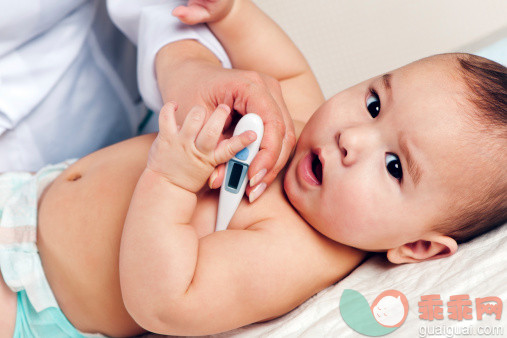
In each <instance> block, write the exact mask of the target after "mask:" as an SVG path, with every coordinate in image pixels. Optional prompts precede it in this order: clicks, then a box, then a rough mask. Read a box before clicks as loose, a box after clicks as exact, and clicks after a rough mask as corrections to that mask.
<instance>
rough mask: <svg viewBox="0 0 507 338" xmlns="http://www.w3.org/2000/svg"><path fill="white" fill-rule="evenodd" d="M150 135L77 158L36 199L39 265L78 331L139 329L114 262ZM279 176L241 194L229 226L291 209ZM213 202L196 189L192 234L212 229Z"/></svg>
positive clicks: (214, 198) (124, 332)
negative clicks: (251, 194) (257, 194)
mask: <svg viewBox="0 0 507 338" xmlns="http://www.w3.org/2000/svg"><path fill="white" fill-rule="evenodd" d="M154 137H155V135H145V136H141V137H137V138H134V139H131V140H128V141H124V142H121V143H118V144H116V145H113V146H111V147H108V148H105V149H102V150H99V151H97V152H95V153H93V154H91V155H89V156H87V157H84V158H82V159H81V160H79V161H77V162H76V163H75V164H73V165H72V166H70V167H69V168H68V169H67V170H65V171H64V172H63V173H62V174H61V175H60V176H58V178H57V179H56V180H55V181H54V182H53V183H52V184H51V185H50V186H49V188H48V189H47V190H46V192H45V193H44V195H43V196H42V198H41V201H40V206H39V228H38V234H37V240H38V247H39V252H40V255H41V260H42V265H43V267H44V270H45V272H46V276H47V278H48V281H49V284H50V286H51V288H52V289H53V292H54V293H55V296H56V299H57V301H58V304H59V305H60V307H61V308H62V311H63V312H64V314H65V315H66V316H67V318H68V319H69V320H70V322H71V323H72V324H74V326H76V328H78V329H79V330H81V331H84V332H96V331H97V330H99V332H101V333H103V334H106V335H111V336H121V335H135V334H138V333H140V332H142V331H143V330H142V329H141V328H140V327H139V326H138V325H137V324H136V323H135V322H134V321H133V320H132V318H131V317H130V316H129V314H128V313H127V311H126V309H125V307H124V304H123V300H122V297H121V290H120V281H119V272H118V263H119V251H120V242H121V236H122V231H123V224H124V221H125V216H126V214H127V210H128V207H129V204H130V200H131V197H132V194H133V192H134V188H135V185H136V183H137V181H138V179H139V176H140V175H141V173H142V171H143V170H144V168H145V166H146V162H147V157H148V151H149V149H150V146H151V144H152V142H153V139H154ZM281 177H282V175H279V177H278V179H277V180H276V181H275V182H274V183H273V184H272V185H271V186H270V187H269V188H268V189H267V190H266V192H265V193H264V194H263V198H261V199H259V200H258V201H257V202H255V203H254V204H249V203H248V202H247V201H246V198H244V199H243V201H242V202H241V204H240V206H239V208H238V210H237V212H236V214H235V215H234V217H233V218H232V220H231V222H230V224H229V229H245V228H247V227H248V226H250V225H253V224H255V223H256V222H257V221H258V220H260V219H266V217H271V218H275V217H278V216H277V215H280V214H283V215H287V214H289V213H295V211H294V210H293V209H292V208H291V206H290V204H289V203H288V202H287V201H286V200H285V198H284V197H283V190H282V181H281ZM217 206H218V189H217V190H214V191H210V190H209V189H203V191H202V192H201V193H200V194H199V196H198V201H197V205H196V210H195V212H194V217H193V218H192V226H194V228H196V232H197V234H198V236H199V237H203V236H206V235H208V234H210V233H212V232H213V231H214V225H215V220H216V212H217ZM281 211H283V212H281ZM146 278H150V276H146Z"/></svg>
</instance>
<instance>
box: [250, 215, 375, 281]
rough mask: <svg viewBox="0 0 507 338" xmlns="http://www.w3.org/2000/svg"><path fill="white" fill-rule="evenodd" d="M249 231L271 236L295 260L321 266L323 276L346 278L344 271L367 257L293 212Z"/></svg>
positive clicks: (259, 224) (255, 225) (257, 225)
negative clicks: (331, 237) (327, 235)
mask: <svg viewBox="0 0 507 338" xmlns="http://www.w3.org/2000/svg"><path fill="white" fill-rule="evenodd" d="M249 230H256V231H262V232H265V233H267V234H268V237H269V238H271V239H272V241H273V243H276V245H278V246H279V250H280V251H285V250H289V251H291V257H292V259H294V260H298V261H300V262H305V263H309V264H312V265H317V266H318V267H320V273H321V274H323V275H327V276H329V277H330V278H333V276H336V277H337V276H341V277H343V273H344V271H347V272H349V271H350V269H351V268H352V267H353V266H356V265H358V264H359V263H360V262H361V261H362V259H363V258H364V257H365V255H366V253H365V252H363V251H361V250H358V249H355V248H352V247H349V246H346V245H343V244H341V243H338V242H336V241H333V240H331V239H329V238H328V237H326V236H324V235H323V234H321V233H320V232H318V231H317V230H315V229H314V228H313V227H312V226H311V225H310V224H308V223H307V222H306V221H305V220H304V219H303V218H302V217H300V216H299V215H293V214H290V213H287V214H285V213H283V212H282V213H280V214H279V216H278V217H274V218H270V219H266V220H264V221H261V222H259V223H257V224H254V225H253V226H251V227H250V228H249ZM317 263H318V264H317ZM303 265H304V264H303ZM341 277H340V278H341Z"/></svg>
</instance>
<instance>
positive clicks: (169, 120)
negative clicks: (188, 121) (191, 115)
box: [158, 101, 178, 136]
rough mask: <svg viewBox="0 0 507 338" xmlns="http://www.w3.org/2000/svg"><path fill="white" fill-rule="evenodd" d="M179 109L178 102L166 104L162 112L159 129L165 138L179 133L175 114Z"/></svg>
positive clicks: (159, 117)
mask: <svg viewBox="0 0 507 338" xmlns="http://www.w3.org/2000/svg"><path fill="white" fill-rule="evenodd" d="M176 109H178V105H177V104H176V102H172V101H171V102H168V103H166V104H165V105H164V106H163V107H162V109H161V110H160V114H159V116H158V128H159V133H160V134H162V135H163V136H169V135H173V134H176V133H178V127H177V125H176V118H175V116H174V113H175V111H176Z"/></svg>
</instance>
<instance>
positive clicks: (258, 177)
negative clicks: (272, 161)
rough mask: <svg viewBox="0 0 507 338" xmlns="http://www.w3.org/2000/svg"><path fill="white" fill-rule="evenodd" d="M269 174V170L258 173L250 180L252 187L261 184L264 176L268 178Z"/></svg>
mask: <svg viewBox="0 0 507 338" xmlns="http://www.w3.org/2000/svg"><path fill="white" fill-rule="evenodd" d="M267 172H268V170H267V169H261V170H259V172H257V174H255V175H254V177H252V179H251V180H250V186H251V187H254V186H255V185H256V184H257V183H259V182H260V181H261V180H262V179H263V178H264V176H266V173H267Z"/></svg>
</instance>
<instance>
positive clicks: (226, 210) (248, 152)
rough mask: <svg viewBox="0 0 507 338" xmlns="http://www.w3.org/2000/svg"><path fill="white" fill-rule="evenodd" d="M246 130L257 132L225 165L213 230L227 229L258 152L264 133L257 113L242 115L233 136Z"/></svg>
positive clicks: (241, 196) (243, 191)
mask: <svg viewBox="0 0 507 338" xmlns="http://www.w3.org/2000/svg"><path fill="white" fill-rule="evenodd" d="M247 130H253V131H254V132H255V133H256V134H257V138H256V139H255V141H254V142H253V143H251V144H250V145H248V146H247V147H246V148H243V150H241V151H240V152H238V153H237V154H236V155H235V156H234V157H233V158H232V159H230V160H229V162H227V164H226V166H225V178H224V181H223V183H222V187H221V188H220V198H219V200H218V214H217V223H216V225H215V231H220V230H225V229H227V226H228V225H229V222H230V221H231V218H232V216H233V215H234V213H235V212H236V209H237V208H238V206H239V203H240V202H241V199H242V198H243V194H244V193H245V189H246V183H247V181H248V179H247V176H246V173H247V172H248V167H249V166H250V163H252V160H253V159H254V157H255V155H257V153H258V152H259V147H260V145H261V141H262V136H263V135H264V124H263V123H262V119H261V118H260V117H259V115H256V114H252V113H249V114H246V115H245V116H243V117H242V118H241V119H240V120H239V122H238V124H237V125H236V128H235V129H234V134H233V136H235V135H239V134H241V133H243V132H245V131H247Z"/></svg>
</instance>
